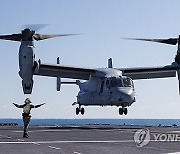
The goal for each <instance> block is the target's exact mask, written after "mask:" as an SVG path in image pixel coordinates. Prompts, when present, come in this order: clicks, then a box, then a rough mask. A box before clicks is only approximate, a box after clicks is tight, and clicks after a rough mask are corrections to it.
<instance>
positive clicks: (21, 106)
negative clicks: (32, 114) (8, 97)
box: [13, 103, 24, 108]
mask: <svg viewBox="0 0 180 154" xmlns="http://www.w3.org/2000/svg"><path fill="white" fill-rule="evenodd" d="M13 104H14V106H15V107H17V108H23V107H24V105H18V104H16V103H13Z"/></svg>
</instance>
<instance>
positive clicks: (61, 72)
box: [34, 64, 96, 80]
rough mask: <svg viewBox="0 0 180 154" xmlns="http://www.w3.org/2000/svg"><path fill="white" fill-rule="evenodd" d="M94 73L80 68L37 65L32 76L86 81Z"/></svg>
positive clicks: (93, 70)
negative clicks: (36, 69)
mask: <svg viewBox="0 0 180 154" xmlns="http://www.w3.org/2000/svg"><path fill="white" fill-rule="evenodd" d="M95 71H96V70H95V69H88V68H81V67H69V66H63V65H52V64H39V68H38V71H37V72H36V71H34V75H40V76H49V77H61V78H71V79H82V80H88V79H89V76H90V75H95Z"/></svg>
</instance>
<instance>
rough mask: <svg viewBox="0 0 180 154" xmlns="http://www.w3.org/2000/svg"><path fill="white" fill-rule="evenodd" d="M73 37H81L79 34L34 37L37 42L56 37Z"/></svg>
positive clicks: (35, 35)
mask: <svg viewBox="0 0 180 154" xmlns="http://www.w3.org/2000/svg"><path fill="white" fill-rule="evenodd" d="M71 35H79V34H54V35H44V34H34V35H33V37H34V39H35V40H36V41H40V40H45V39H50V38H54V37H62V36H71Z"/></svg>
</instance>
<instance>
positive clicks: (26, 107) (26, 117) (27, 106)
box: [13, 98, 45, 138]
mask: <svg viewBox="0 0 180 154" xmlns="http://www.w3.org/2000/svg"><path fill="white" fill-rule="evenodd" d="M31 103H32V102H31V100H30V99H29V98H26V99H25V101H24V104H23V105H18V104H16V103H13V104H14V105H15V106H16V107H17V108H23V113H22V117H23V122H24V133H23V138H28V137H29V136H28V133H27V129H28V126H29V122H30V119H31V114H30V112H31V109H32V108H38V107H40V106H42V105H44V104H45V103H43V104H39V105H32V104H31Z"/></svg>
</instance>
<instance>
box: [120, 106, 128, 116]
mask: <svg viewBox="0 0 180 154" xmlns="http://www.w3.org/2000/svg"><path fill="white" fill-rule="evenodd" d="M123 113H124V114H125V115H127V113H128V110H127V108H124V107H122V108H119V115H123Z"/></svg>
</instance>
